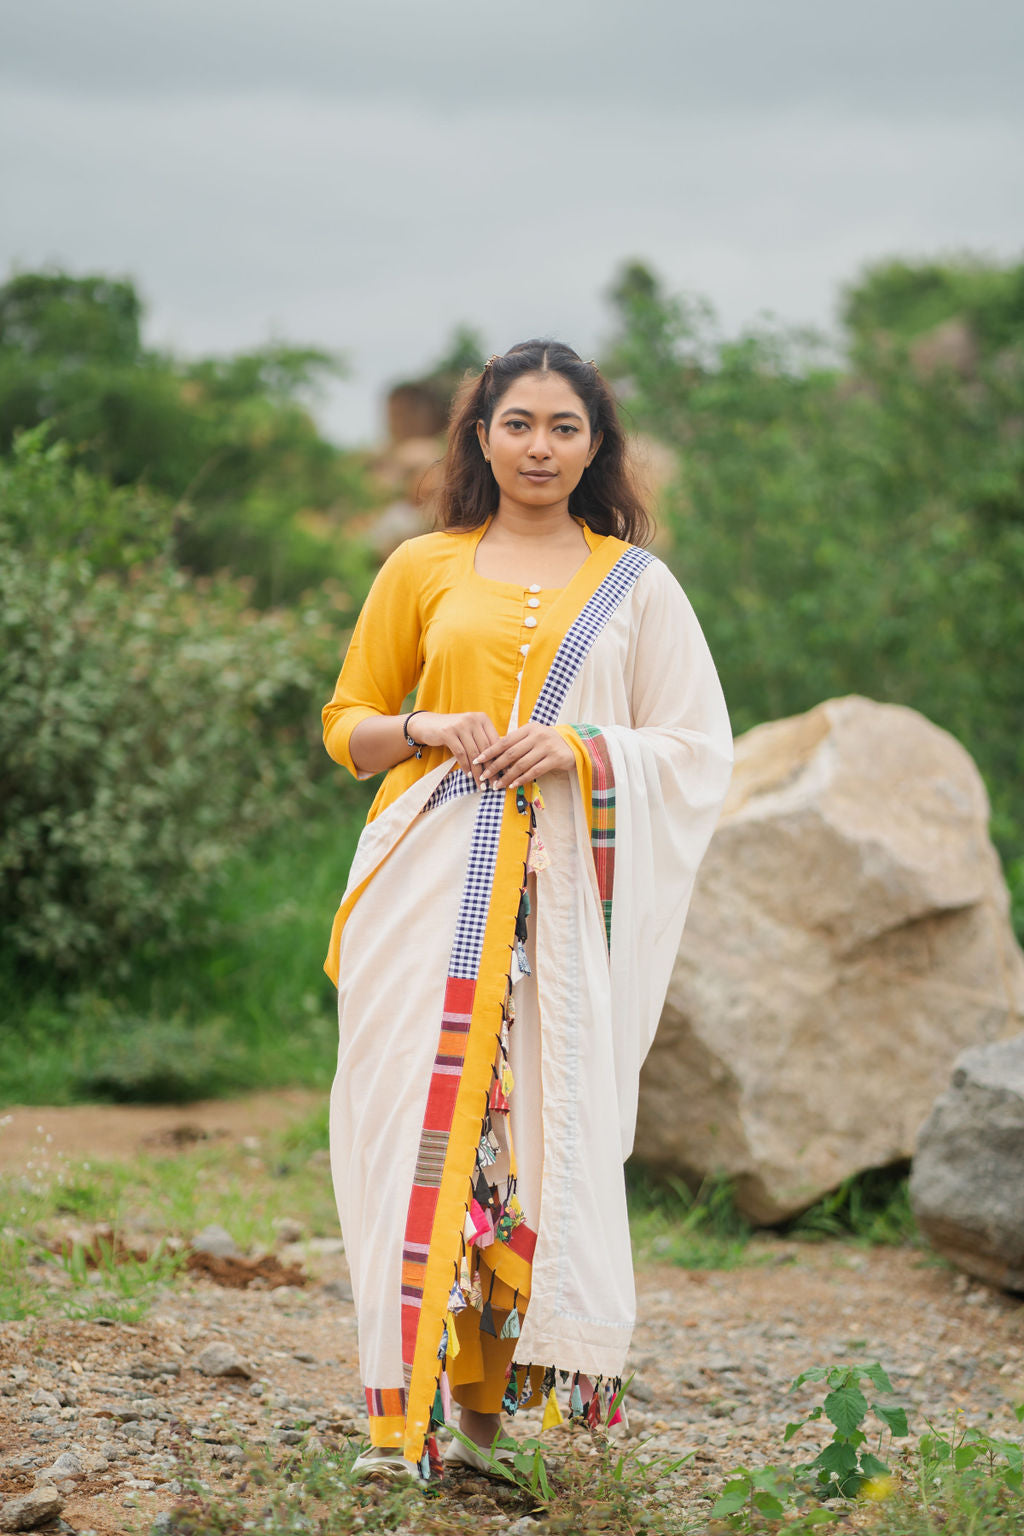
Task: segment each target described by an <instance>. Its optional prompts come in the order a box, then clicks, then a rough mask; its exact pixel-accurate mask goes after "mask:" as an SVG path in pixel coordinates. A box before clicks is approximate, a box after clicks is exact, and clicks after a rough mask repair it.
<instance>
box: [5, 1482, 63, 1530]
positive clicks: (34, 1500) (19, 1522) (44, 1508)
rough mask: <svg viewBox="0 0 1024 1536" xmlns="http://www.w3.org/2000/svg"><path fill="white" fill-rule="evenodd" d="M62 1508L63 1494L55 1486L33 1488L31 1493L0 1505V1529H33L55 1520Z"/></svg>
mask: <svg viewBox="0 0 1024 1536" xmlns="http://www.w3.org/2000/svg"><path fill="white" fill-rule="evenodd" d="M63 1508H64V1499H63V1496H62V1495H61V1494H60V1493H59V1492H58V1491H57V1489H56V1488H53V1487H48V1486H46V1485H42V1486H40V1487H38V1488H33V1489H32V1491H31V1493H23V1494H22V1495H21V1496H20V1498H17V1499H8V1500H7V1502H6V1504H2V1505H0V1531H34V1530H36V1529H37V1527H38V1526H40V1525H45V1524H46V1522H47V1521H49V1520H56V1519H57V1517H58V1515H59V1514H60V1512H61V1510H62V1509H63Z"/></svg>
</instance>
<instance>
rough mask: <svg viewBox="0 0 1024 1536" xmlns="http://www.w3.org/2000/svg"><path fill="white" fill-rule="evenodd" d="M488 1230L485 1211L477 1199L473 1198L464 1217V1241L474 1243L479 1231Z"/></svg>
mask: <svg viewBox="0 0 1024 1536" xmlns="http://www.w3.org/2000/svg"><path fill="white" fill-rule="evenodd" d="M490 1230H491V1229H490V1227H489V1226H488V1225H487V1213H486V1212H485V1211H484V1209H483V1207H482V1206H481V1204H480V1202H479V1200H476V1199H474V1200H472V1201H470V1206H469V1215H468V1216H467V1218H466V1241H467V1242H468V1243H475V1242H476V1241H477V1239H478V1238H479V1237H480V1235H481V1233H483V1232H489V1231H490Z"/></svg>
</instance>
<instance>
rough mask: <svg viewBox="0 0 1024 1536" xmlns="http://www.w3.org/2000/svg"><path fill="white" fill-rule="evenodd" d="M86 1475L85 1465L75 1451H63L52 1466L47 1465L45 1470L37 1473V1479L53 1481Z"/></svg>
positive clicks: (44, 1481) (46, 1481)
mask: <svg viewBox="0 0 1024 1536" xmlns="http://www.w3.org/2000/svg"><path fill="white" fill-rule="evenodd" d="M84 1476H85V1467H84V1466H83V1465H82V1462H81V1461H80V1459H79V1458H78V1457H77V1456H76V1455H75V1453H74V1451H61V1453H60V1455H59V1456H58V1457H57V1459H56V1461H55V1462H54V1463H53V1465H52V1466H51V1467H46V1468H45V1470H44V1471H42V1472H39V1473H38V1474H37V1479H36V1480H37V1481H38V1482H40V1483H52V1482H56V1481H57V1480H58V1479H60V1480H61V1481H63V1480H64V1479H65V1478H76V1477H84Z"/></svg>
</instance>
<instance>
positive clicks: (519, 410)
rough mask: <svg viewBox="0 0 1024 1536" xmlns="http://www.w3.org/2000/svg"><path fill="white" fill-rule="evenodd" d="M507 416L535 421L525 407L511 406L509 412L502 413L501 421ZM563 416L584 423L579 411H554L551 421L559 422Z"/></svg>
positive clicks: (531, 413)
mask: <svg viewBox="0 0 1024 1536" xmlns="http://www.w3.org/2000/svg"><path fill="white" fill-rule="evenodd" d="M506 416H529V418H530V420H531V421H532V420H533V412H532V411H527V410H524V409H523V407H522V406H519V405H510V406H509V407H508V409H507V410H504V411H502V413H501V418H500V419H501V420H504V418H505V417H506ZM562 416H571V417H572V419H573V421H582V420H583V417H582V416H581V415H580V414H579V412H578V411H552V412H551V420H552V421H557V420H558V419H559V418H560V417H562Z"/></svg>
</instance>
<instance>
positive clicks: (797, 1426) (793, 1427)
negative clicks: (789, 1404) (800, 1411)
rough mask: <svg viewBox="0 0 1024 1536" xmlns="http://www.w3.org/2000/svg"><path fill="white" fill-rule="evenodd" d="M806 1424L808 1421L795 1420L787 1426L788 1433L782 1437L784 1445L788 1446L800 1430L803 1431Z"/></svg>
mask: <svg viewBox="0 0 1024 1536" xmlns="http://www.w3.org/2000/svg"><path fill="white" fill-rule="evenodd" d="M806 1423H807V1420H806V1419H794V1420H793V1422H792V1423H791V1424H787V1425H786V1433H785V1434H784V1435H783V1437H782V1443H783V1445H788V1444H789V1442H790V1441H791V1440H792V1438H793V1436H794V1435H795V1434H797V1433H798V1431H799V1430H801V1429H803V1427H804V1425H805V1424H806Z"/></svg>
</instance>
